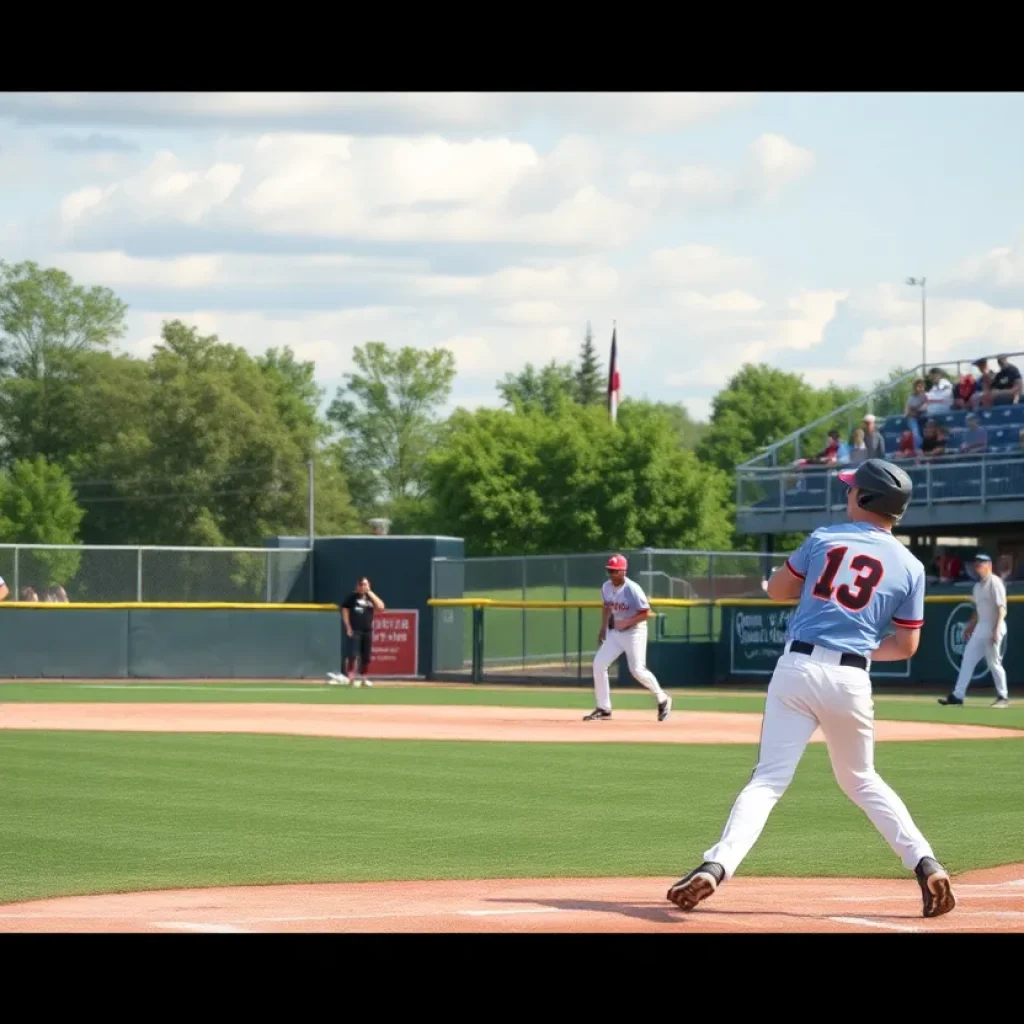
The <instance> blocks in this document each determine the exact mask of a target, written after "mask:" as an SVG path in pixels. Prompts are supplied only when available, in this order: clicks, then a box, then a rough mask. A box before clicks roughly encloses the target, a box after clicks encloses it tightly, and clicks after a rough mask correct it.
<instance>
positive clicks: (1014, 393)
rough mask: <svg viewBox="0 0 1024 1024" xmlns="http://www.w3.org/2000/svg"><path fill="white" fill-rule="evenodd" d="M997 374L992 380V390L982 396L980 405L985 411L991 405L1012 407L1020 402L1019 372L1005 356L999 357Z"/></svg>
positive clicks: (1020, 385)
mask: <svg viewBox="0 0 1024 1024" xmlns="http://www.w3.org/2000/svg"><path fill="white" fill-rule="evenodd" d="M996 361H997V362H998V363H999V372H998V373H997V374H996V375H995V376H994V377H993V378H992V388H991V390H990V391H988V392H987V393H985V394H983V395H982V399H981V401H982V404H983V405H984V406H985V408H986V409H991V408H992V406H993V405H1013V404H1016V403H1017V402H1019V401H1020V393H1021V387H1022V383H1024V382H1022V381H1021V376H1020V370H1018V369H1017V367H1016V366H1014V365H1013V363H1011V362H1010V361H1009V360H1008V359H1007V358H1006V356H1000V357H999V358H998V359H997V360H996Z"/></svg>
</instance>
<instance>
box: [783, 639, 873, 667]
mask: <svg viewBox="0 0 1024 1024" xmlns="http://www.w3.org/2000/svg"><path fill="white" fill-rule="evenodd" d="M789 649H790V650H791V651H796V653H797V654H810V653H811V652H812V651H813V650H814V644H809V643H806V642H805V641H803V640H792V641H791V642H790V644H789ZM839 664H840V665H848V666H850V667H851V668H862V669H865V670H866V669H867V667H868V659H867V658H865V657H864V655H863V654H849V653H844V654H843V656H842V657H841V658H840V659H839Z"/></svg>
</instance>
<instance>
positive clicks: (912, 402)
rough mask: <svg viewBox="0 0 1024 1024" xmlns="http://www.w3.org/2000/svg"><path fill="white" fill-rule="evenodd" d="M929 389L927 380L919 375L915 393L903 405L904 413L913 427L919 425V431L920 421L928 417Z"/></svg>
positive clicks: (915, 382) (915, 383)
mask: <svg viewBox="0 0 1024 1024" xmlns="http://www.w3.org/2000/svg"><path fill="white" fill-rule="evenodd" d="M927 389H928V383H927V381H925V380H924V378H923V377H919V378H918V379H917V380H915V381H914V391H913V394H911V396H910V397H909V398H908V399H907V404H906V405H905V406H904V407H903V415H904V416H906V417H907V420H908V421H909V422H910V425H911V428H913V427H918V432H920V427H919V421H923V420H926V419H927V418H928V395H927V394H926V391H927Z"/></svg>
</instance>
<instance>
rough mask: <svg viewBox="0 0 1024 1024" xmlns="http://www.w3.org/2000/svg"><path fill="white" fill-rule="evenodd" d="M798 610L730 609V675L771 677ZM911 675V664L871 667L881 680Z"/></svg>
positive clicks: (907, 662)
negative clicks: (790, 624) (794, 614)
mask: <svg viewBox="0 0 1024 1024" xmlns="http://www.w3.org/2000/svg"><path fill="white" fill-rule="evenodd" d="M795 610H796V609H795V608H792V607H789V606H783V607H781V608H772V607H761V606H754V607H739V608H730V609H728V612H729V613H730V614H731V615H732V623H731V628H730V629H729V675H730V676H741V677H742V676H770V675H771V674H772V672H774V671H775V663H776V662H777V661H778V660H779V658H780V657H781V656H782V653H783V650H784V649H785V646H786V630H787V628H788V627H789V620H790V617H791V616H792V614H793V612H794V611H795ZM723 611H724V609H723ZM883 665H884V667H883ZM910 671H911V668H910V662H909V661H906V662H892V663H889V664H885V663H880V664H877V665H872V666H871V675H873V676H878V677H880V678H886V677H891V678H895V679H908V678H909V677H910Z"/></svg>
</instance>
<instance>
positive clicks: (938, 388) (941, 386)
mask: <svg viewBox="0 0 1024 1024" xmlns="http://www.w3.org/2000/svg"><path fill="white" fill-rule="evenodd" d="M928 377H929V379H930V380H931V382H932V386H931V387H930V388H929V389H928V415H929V416H933V415H935V413H937V412H940V413H941V412H949V411H950V410H951V409H952V408H953V385H952V384H950V382H949V378H948V377H947V376H946V375H945V373H943V371H942V370H940V369H939V367H937V366H934V367H932V369H931V370H930V371H929V372H928Z"/></svg>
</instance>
